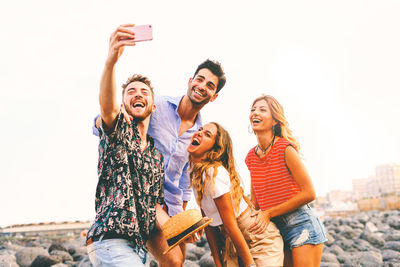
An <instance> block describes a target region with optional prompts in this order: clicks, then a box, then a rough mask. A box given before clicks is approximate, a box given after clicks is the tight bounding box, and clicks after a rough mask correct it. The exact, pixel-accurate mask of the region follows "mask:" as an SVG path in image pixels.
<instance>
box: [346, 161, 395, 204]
mask: <svg viewBox="0 0 400 267" xmlns="http://www.w3.org/2000/svg"><path fill="white" fill-rule="evenodd" d="M353 191H354V195H355V197H356V200H357V204H358V208H359V209H360V210H361V211H367V210H384V209H400V164H385V165H380V166H377V167H376V168H375V176H371V177H369V178H366V179H354V180H353Z"/></svg>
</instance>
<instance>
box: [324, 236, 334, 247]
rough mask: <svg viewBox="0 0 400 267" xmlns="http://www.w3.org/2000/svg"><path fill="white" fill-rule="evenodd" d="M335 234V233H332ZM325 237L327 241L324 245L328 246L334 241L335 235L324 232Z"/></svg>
mask: <svg viewBox="0 0 400 267" xmlns="http://www.w3.org/2000/svg"><path fill="white" fill-rule="evenodd" d="M334 235H335V236H336V234H334ZM326 238H327V239H328V241H326V242H325V245H326V246H328V247H330V246H331V245H333V243H334V242H335V239H336V238H335V237H334V236H333V235H332V234H331V233H326Z"/></svg>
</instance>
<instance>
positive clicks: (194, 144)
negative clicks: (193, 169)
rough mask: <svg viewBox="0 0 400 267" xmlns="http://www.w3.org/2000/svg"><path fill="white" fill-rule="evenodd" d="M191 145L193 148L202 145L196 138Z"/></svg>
mask: <svg viewBox="0 0 400 267" xmlns="http://www.w3.org/2000/svg"><path fill="white" fill-rule="evenodd" d="M191 145H192V146H199V145H200V142H199V140H198V139H196V138H194V139H193V141H192V143H191Z"/></svg>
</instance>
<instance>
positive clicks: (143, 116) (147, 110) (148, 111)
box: [124, 103, 152, 122]
mask: <svg viewBox="0 0 400 267" xmlns="http://www.w3.org/2000/svg"><path fill="white" fill-rule="evenodd" d="M124 109H125V110H126V112H127V113H128V114H129V115H130V116H132V117H133V120H134V121H136V122H141V121H143V120H144V119H146V118H147V117H148V116H150V114H151V113H152V110H151V106H149V105H146V107H145V110H144V112H143V113H142V114H140V115H137V114H133V112H132V109H131V105H127V104H126V103H124Z"/></svg>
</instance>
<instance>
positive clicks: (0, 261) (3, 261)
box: [0, 254, 18, 267]
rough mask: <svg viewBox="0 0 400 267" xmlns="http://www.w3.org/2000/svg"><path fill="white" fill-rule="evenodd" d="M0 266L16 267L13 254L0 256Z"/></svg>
mask: <svg viewBox="0 0 400 267" xmlns="http://www.w3.org/2000/svg"><path fill="white" fill-rule="evenodd" d="M0 266H1V267H18V264H17V259H16V258H15V256H14V255H13V254H2V255H0Z"/></svg>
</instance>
